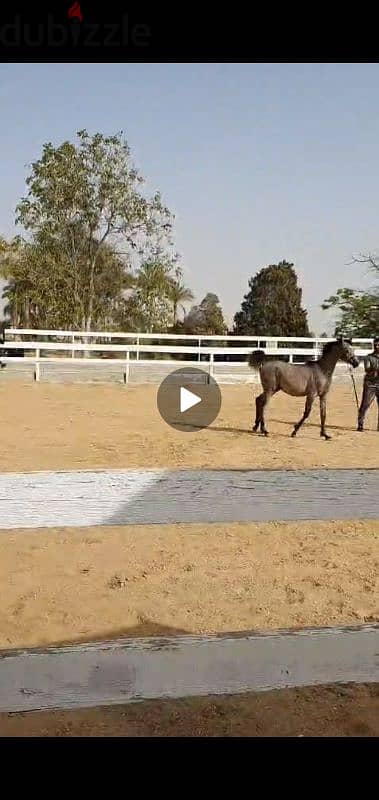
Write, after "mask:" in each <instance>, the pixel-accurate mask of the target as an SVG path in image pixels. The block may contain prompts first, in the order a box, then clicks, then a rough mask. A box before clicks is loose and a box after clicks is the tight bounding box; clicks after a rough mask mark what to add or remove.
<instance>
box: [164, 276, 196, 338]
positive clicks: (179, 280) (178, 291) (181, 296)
mask: <svg viewBox="0 0 379 800" xmlns="http://www.w3.org/2000/svg"><path fill="white" fill-rule="evenodd" d="M169 298H170V301H171V304H172V324H173V326H174V325H176V323H177V321H178V309H179V308H181V309H182V311H183V312H185V310H186V309H185V305H184V304H185V303H190V302H191V300H193V299H194V294H193V292H192V291H191V289H190V288H189V287H188V286H186V285H185V283H184V282H183V273H182V270H181V269H180V267H178V268H177V269H176V270H175V277H174V278H171V280H170V289H169Z"/></svg>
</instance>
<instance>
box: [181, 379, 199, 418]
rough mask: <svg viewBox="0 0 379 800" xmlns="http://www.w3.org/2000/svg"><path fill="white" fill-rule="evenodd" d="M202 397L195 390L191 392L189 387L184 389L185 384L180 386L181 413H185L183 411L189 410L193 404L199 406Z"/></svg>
mask: <svg viewBox="0 0 379 800" xmlns="http://www.w3.org/2000/svg"><path fill="white" fill-rule="evenodd" d="M201 400H202V398H201V397H198V396H197V394H193V392H189V391H188V389H183V386H181V387H180V413H181V414H183V411H188V409H189V408H192V407H193V406H197V404H198V403H201Z"/></svg>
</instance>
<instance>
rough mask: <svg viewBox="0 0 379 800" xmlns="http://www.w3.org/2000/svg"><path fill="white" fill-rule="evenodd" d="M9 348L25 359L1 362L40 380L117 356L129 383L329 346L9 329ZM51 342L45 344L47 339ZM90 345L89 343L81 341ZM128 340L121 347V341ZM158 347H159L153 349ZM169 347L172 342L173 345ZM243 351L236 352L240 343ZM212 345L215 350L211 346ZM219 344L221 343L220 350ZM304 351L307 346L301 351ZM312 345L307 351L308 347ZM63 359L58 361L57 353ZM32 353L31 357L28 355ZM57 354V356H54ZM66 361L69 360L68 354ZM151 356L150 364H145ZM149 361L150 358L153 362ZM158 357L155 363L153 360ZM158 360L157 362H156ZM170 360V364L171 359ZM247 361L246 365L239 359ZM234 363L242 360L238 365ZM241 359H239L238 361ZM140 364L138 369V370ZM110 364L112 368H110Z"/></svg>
mask: <svg viewBox="0 0 379 800" xmlns="http://www.w3.org/2000/svg"><path fill="white" fill-rule="evenodd" d="M4 337H5V342H4V344H3V345H0V355H1V351H2V350H3V351H4V350H7V351H8V353H9V351H12V350H22V351H23V355H22V356H17V355H16V356H11V355H7V356H1V360H2V361H4V362H9V363H17V362H21V363H24V364H25V363H32V364H34V365H35V373H34V377H35V380H37V381H38V380H39V379H40V365H41V363H43V364H44V365H45V364H46V365H47V364H58V365H63V364H71V365H73V359H74V361H75V365H80V366H83V367H85V366H87V367H88V366H95V365H99V364H102V365H104V358H106V357H107V354H108V353H109V354H110V353H112V354H116V355H114V356H113V357H111V358H110V361H112V363H113V364H122V365H123V366H124V381H125V383H128V382H129V374H130V365H131V362H132V364H133V367H137V366H141V367H142V366H143V365H145V366H146V365H149V366H152V365H157V366H158V365H160V364H161V365H162V364H163V365H165V366H166V367H167V366H169V365H170V366H172V367H173V368H175V367H178V366H183V365H184V366H190V364H196V363H197V362H199V361H206V362H207V363H208V370H209V374H210V375H212V374H213V373H214V365H215V361H216V362H217V367H219V368H226V367H229V368H233V367H234V368H237V367H238V364H241V366H242V365H243V363H244V362H246V360H247V356H248V354H249V353H251V351H252V350H253V349H262V350H264V352H265V353H266V354H267V355H270V356H284V357H288V360H289V361H290V362H291V363H292V362H293V361H294V360H295V361H297V362H301V361H302V360H304V361H305V360H309V359H316V358H317V357H318V356H319V354H320V352H321V349H322V347H323V346H324V345H325V344H326V342H328V341H333V339H332V338H331V339H326V338H320V337H315V338H312V337H304V336H303V337H301V336H299V337H293V336H292V337H291V336H288V337H285V336H276V337H273V336H266V337H262V336H257V337H253V336H198V335H188V336H187V335H184V334H178V335H177V334H171V333H162V334H160V333H159V334H157V333H156V334H154V333H123V332H122V333H120V332H110V331H89V332H86V331H65V330H36V329H29V328H8V329H6V330H5V332H4ZM8 337H17V338H19V337H32V338H27V339H26V340H25V339H21V341H20V340H18V341H14V340H13V341H10V340H8ZM46 337H47V338H48V339H49V341H44V339H45V338H46ZM64 338H66V339H68V341H66V342H62V341H51V339H55V340H56V339H64ZM83 339H85V340H86V341H85V342H83V341H80V340H83ZM91 339H92V340H94V339H98V340H99V339H106V340H108V341H112V339H113V340H114V339H116V340H118V343H117V344H116V343H115V344H112V343H111V344H106V343H103V342H99V341H96V342H93V341H92V342H91V341H90V340H91ZM120 339H121V340H123V343H122V344H120V343H119V340H120ZM162 340H163V341H164V342H167V344H157V343H156V342H162ZM154 342H155V343H154ZM168 342H171V343H170V344H169V343H168ZM239 342H241V343H242V346H240V347H238V346H237V347H236V346H235V345H236V343H239ZM210 343H211V344H210ZM216 343H219V344H218V346H217V344H216ZM301 345H303V346H301ZM304 345H308V346H304ZM353 345H354V349H355V352H356V354H357V356H358V357H363V356H365V355H366V354H367V353H368V352H369V351H370V350H372V347H373V340H372V339H355V340H353ZM57 352H59V353H62V356H61V355H56V353H57ZM84 352H86V353H89V354H92V353H93V354H94V356H91V355H90V357H87V358H83V357H79V358H78V355H79V356H80V355H81V354H82V353H84ZM26 353H28V355H26ZM49 353H54V355H49ZM65 353H66V354H67V355H64V354H65ZM95 353H97V354H98V353H101V354H102V356H101V357H96V356H95ZM146 356H147V358H146ZM149 356H150V358H149ZM151 356H153V358H152V357H151ZM154 356H155V358H154ZM170 356H171V358H170ZM183 356H187V357H188V356H193V358H184V359H183V358H182V357H183ZM241 356H245V358H244V359H243V360H242V362H241V359H240V357H241ZM235 357H237V358H236V359H235ZM238 357H239V358H238ZM136 362H138V365H137V364H136ZM108 363H109V362H108Z"/></svg>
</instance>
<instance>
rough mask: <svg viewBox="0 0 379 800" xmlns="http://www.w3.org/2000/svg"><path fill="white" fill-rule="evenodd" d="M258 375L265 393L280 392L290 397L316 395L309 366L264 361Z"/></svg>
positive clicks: (313, 379)
mask: <svg viewBox="0 0 379 800" xmlns="http://www.w3.org/2000/svg"><path fill="white" fill-rule="evenodd" d="M260 374H261V382H262V386H263V388H264V389H265V391H272V392H278V391H282V392H285V393H286V394H289V395H292V397H303V396H305V395H307V394H309V392H310V391H312V393H313V392H314V393H316V381H315V378H316V375H315V374H314V370H313V368H312V365H311V364H310V365H308V364H289V363H288V362H285V361H279V360H272V361H266V363H265V364H263V366H262V367H261V370H260Z"/></svg>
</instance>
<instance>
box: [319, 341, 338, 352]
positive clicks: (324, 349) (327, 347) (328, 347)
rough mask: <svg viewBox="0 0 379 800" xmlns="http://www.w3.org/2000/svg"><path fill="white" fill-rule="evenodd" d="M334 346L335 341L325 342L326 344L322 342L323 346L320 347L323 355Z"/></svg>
mask: <svg viewBox="0 0 379 800" xmlns="http://www.w3.org/2000/svg"><path fill="white" fill-rule="evenodd" d="M335 346H336V342H335V341H334V342H327V343H326V344H324V347H323V348H322V354H323V356H326V355H327V353H330V351H331V350H332V348H333V347H335Z"/></svg>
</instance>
